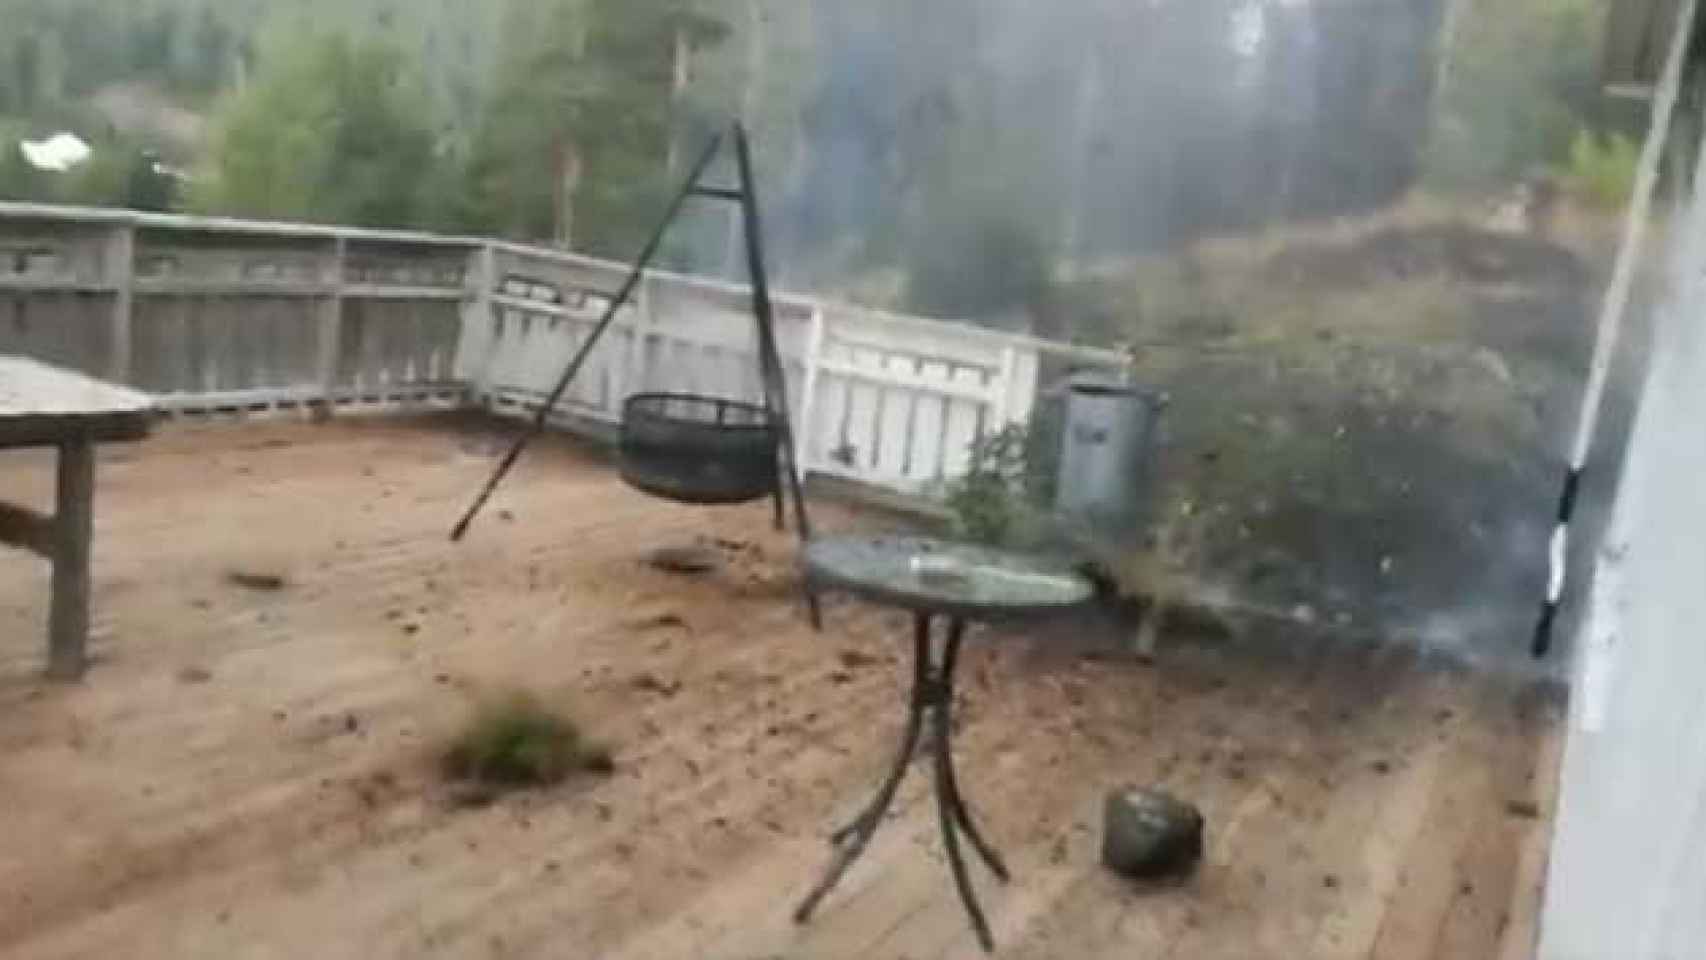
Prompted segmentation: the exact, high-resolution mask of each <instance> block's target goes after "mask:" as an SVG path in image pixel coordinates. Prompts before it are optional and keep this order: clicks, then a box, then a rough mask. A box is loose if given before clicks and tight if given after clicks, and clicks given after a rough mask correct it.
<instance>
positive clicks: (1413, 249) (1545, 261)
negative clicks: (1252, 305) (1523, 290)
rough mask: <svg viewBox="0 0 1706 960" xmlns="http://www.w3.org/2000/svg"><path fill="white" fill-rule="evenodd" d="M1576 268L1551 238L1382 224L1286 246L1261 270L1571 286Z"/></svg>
mask: <svg viewBox="0 0 1706 960" xmlns="http://www.w3.org/2000/svg"><path fill="white" fill-rule="evenodd" d="M1582 272H1583V267H1582V263H1581V261H1580V260H1578V259H1577V258H1576V255H1575V254H1573V253H1571V252H1570V251H1569V250H1568V249H1566V248H1564V247H1562V246H1559V245H1558V244H1555V243H1551V242H1549V241H1547V240H1544V239H1540V238H1538V237H1531V236H1522V235H1518V234H1509V233H1495V232H1493V231H1490V230H1480V229H1476V228H1474V227H1471V226H1467V225H1464V224H1434V225H1429V226H1421V227H1385V228H1382V229H1379V230H1376V231H1374V232H1372V233H1369V234H1366V235H1364V236H1362V237H1360V238H1358V239H1357V240H1355V241H1352V242H1350V243H1339V242H1334V243H1311V244H1305V245H1299V246H1293V247H1290V248H1288V249H1286V250H1284V251H1282V252H1280V253H1277V254H1275V255H1274V256H1272V257H1270V258H1269V259H1268V261H1267V264H1266V265H1265V269H1264V273H1265V274H1266V276H1267V277H1268V279H1270V280H1272V281H1277V282H1280V283H1285V284H1290V285H1295V286H1308V287H1318V288H1319V287H1351V286H1366V285H1369V284H1376V283H1380V282H1383V281H1389V280H1405V279H1414V278H1420V277H1431V276H1442V277H1447V278H1450V279H1454V280H1459V281H1462V282H1467V283H1523V284H1535V285H1539V284H1547V285H1550V284H1558V285H1574V284H1576V283H1579V282H1580V281H1581V279H1582Z"/></svg>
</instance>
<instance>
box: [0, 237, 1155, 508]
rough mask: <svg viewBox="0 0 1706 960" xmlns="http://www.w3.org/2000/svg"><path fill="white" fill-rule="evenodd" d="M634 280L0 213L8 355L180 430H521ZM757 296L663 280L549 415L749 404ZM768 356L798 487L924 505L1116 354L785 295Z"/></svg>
mask: <svg viewBox="0 0 1706 960" xmlns="http://www.w3.org/2000/svg"><path fill="white" fill-rule="evenodd" d="M626 270H627V267H626V265H624V264H620V263H612V262H609V261H603V260H598V259H594V258H589V257H583V256H578V255H575V254H570V253H565V252H562V251H556V250H549V249H544V248H539V247H531V246H525V245H521V244H514V243H507V242H501V241H492V240H485V239H480V238H465V237H444V236H435V235H430V234H420V233H405V232H395V231H373V230H358V229H351V228H341V227H327V226H310V225H302V224H282V223H263V222H255V221H242V220H228V219H218V218H196V217H181V216H166V215H156V214H142V213H135V212H130V211H114V210H93V209H86V208H67V207H53V206H39V205H25V204H0V352H12V353H25V354H30V355H34V356H37V357H41V358H43V359H47V360H50V361H54V362H58V363H61V364H65V365H67V366H71V367H75V368H79V369H83V370H86V371H89V372H92V373H95V374H98V375H101V376H104V377H107V378H109V379H111V380H114V381H117V382H123V383H130V384H133V385H135V386H138V387H140V388H142V389H145V390H148V391H150V392H152V393H153V394H155V395H156V396H158V397H159V398H160V401H161V404H162V405H163V406H164V407H165V408H167V409H168V410H171V411H173V412H175V413H178V414H180V415H203V416H205V415H219V414H242V415H255V414H260V413H274V412H278V411H290V410H314V411H320V412H326V413H331V412H335V411H337V410H340V409H348V408H368V409H372V408H397V407H411V406H418V405H422V404H436V405H445V406H449V405H462V404H475V405H479V406H483V407H485V408H487V409H490V410H492V411H493V412H495V413H499V414H509V415H528V414H532V413H534V412H536V411H537V410H538V405H539V404H540V403H541V402H543V400H544V398H545V397H546V396H547V395H548V393H549V392H550V389H551V387H552V386H553V385H554V384H555V382H556V379H557V377H558V376H559V374H560V372H561V371H562V369H563V366H564V364H565V363H566V362H567V359H568V357H569V356H570V354H571V353H572V352H573V351H574V350H575V348H577V347H578V346H579V344H580V343H581V342H582V340H583V339H584V338H585V337H586V336H587V335H588V334H589V333H590V331H591V330H592V328H593V326H594V325H595V323H596V322H597V320H598V318H599V316H600V315H601V314H602V312H603V310H604V308H605V306H606V305H607V304H608V302H609V299H608V298H609V297H610V296H611V294H612V292H613V291H614V290H615V289H616V288H617V287H618V286H619V285H620V282H621V280H622V278H623V276H624V274H625V272H626ZM749 297H750V291H749V289H748V288H747V287H746V286H745V285H743V284H733V283H727V282H722V281H717V280H711V279H706V278H701V277H690V276H683V275H679V274H673V273H669V272H666V271H652V272H649V273H648V274H647V276H646V278H645V279H644V281H643V282H642V283H641V284H640V286H639V288H638V290H637V293H636V295H635V296H634V297H633V299H632V301H631V302H630V304H629V305H627V306H625V307H624V308H623V309H622V311H621V312H620V313H619V314H618V317H617V319H616V321H615V323H614V324H613V325H612V327H611V329H610V330H609V331H608V332H607V333H606V335H605V338H604V339H603V340H602V341H601V342H600V343H599V345H598V347H597V349H596V350H595V351H594V353H593V354H592V356H591V357H590V358H589V360H588V363H587V365H586V367H585V368H583V370H582V372H581V374H580V376H579V377H578V378H577V380H576V382H575V383H574V385H573V386H572V387H571V388H570V390H569V392H568V394H567V396H565V397H564V398H563V399H562V401H561V402H560V403H559V406H558V408H557V409H555V410H553V411H552V414H553V420H554V422H557V423H559V424H560V425H562V426H563V427H565V428H567V429H573V430H593V431H597V430H603V429H608V428H609V427H610V426H611V425H614V424H616V423H617V422H618V421H619V419H620V416H621V408H622V402H623V400H624V399H625V398H626V397H627V396H628V395H630V394H632V393H634V392H637V391H642V390H679V391H690V392H698V393H708V394H715V395H719V396H727V397H732V398H740V399H756V398H757V396H758V380H757V375H756V373H757V368H756V360H755V336H754V327H753V322H752V314H751V304H750V299H749ZM775 306H776V316H777V331H776V333H777V340H778V347H779V350H780V352H781V354H782V357H783V363H784V367H785V372H786V374H787V378H788V385H789V393H790V396H789V403H790V405H791V408H792V409H791V412H792V416H793V418H794V421H795V423H796V425H797V426H796V432H797V434H798V437H799V444H800V448H801V450H800V453H801V462H802V466H803V467H804V468H805V469H806V470H807V471H808V472H815V473H822V474H830V475H835V476H839V477H844V478H848V479H853V480H859V481H865V482H870V483H878V484H882V485H884V486H888V487H891V488H894V489H898V490H903V491H909V492H912V491H917V490H919V489H922V488H925V487H928V486H930V485H932V484H934V483H937V482H939V481H941V480H942V479H944V478H947V477H952V476H955V475H957V474H958V473H960V472H962V471H963V470H964V468H965V462H966V456H967V447H968V446H969V444H970V443H971V441H972V439H973V438H975V437H976V436H978V435H979V434H980V433H982V432H984V431H987V430H990V429H993V428H996V427H998V426H1000V425H1002V424H1006V423H1023V422H1025V421H1026V420H1027V418H1028V417H1029V416H1030V414H1031V411H1032V407H1033V404H1034V402H1035V398H1036V396H1037V395H1038V388H1039V376H1040V370H1041V369H1042V368H1043V367H1044V366H1045V365H1046V364H1045V360H1046V359H1047V358H1049V357H1051V356H1052V357H1054V358H1057V359H1058V360H1060V361H1062V362H1070V363H1073V364H1077V365H1094V366H1118V365H1120V364H1121V363H1122V362H1123V358H1122V357H1120V356H1119V355H1118V354H1114V353H1111V352H1107V351H1099V350H1087V349H1083V348H1077V347H1071V346H1067V345H1063V344H1053V343H1047V342H1044V341H1039V340H1034V339H1030V338H1026V337H1020V336H1013V335H1008V334H1002V333H996V332H992V331H988V330H982V329H978V328H975V327H972V326H969V325H966V324H957V323H948V322H942V321H935V320H925V319H921V318H917V317H905V316H897V315H891V314H884V313H880V312H877V311H872V310H868V309H864V308H860V307H853V306H849V305H844V304H837V303H829V302H824V301H819V300H816V299H812V298H807V297H800V296H794V295H787V294H784V295H779V296H778V297H777V298H776V301H775Z"/></svg>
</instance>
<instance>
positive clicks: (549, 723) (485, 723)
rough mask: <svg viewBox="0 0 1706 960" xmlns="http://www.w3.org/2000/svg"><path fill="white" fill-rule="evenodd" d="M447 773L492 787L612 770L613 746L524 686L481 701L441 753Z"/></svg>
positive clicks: (542, 783)
mask: <svg viewBox="0 0 1706 960" xmlns="http://www.w3.org/2000/svg"><path fill="white" fill-rule="evenodd" d="M441 763H442V768H443V771H444V775H445V776H446V777H448V778H450V779H452V780H460V781H470V782H473V783H476V784H480V785H482V786H487V787H494V788H506V789H507V788H516V787H533V786H545V785H549V784H553V783H558V782H560V781H562V780H563V779H564V778H565V777H567V776H569V775H570V774H572V773H576V772H580V771H587V772H593V773H609V772H610V771H611V770H613V769H615V760H614V758H613V757H612V756H611V752H610V748H609V747H608V746H606V745H604V744H601V743H597V742H594V741H591V740H589V739H587V737H586V736H585V734H583V733H582V732H581V729H580V727H579V726H577V725H576V724H575V722H574V721H573V720H572V719H570V718H569V717H567V716H565V715H563V714H562V713H560V712H558V711H556V710H553V709H552V708H551V707H549V706H547V705H546V704H545V703H544V702H543V701H542V700H540V699H539V697H537V696H535V695H534V694H532V693H529V692H527V691H523V690H517V691H511V692H509V693H506V694H504V695H502V696H498V697H494V698H491V699H488V700H486V701H485V702H483V703H481V704H480V705H479V706H477V707H476V708H475V709H474V712H473V713H472V715H471V716H470V717H469V719H468V723H467V726H465V727H464V728H463V730H462V732H461V733H460V734H458V735H457V736H456V737H455V738H454V739H453V740H452V741H451V743H450V745H449V746H448V747H447V748H446V749H445V751H444V754H443V757H442V758H441Z"/></svg>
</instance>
